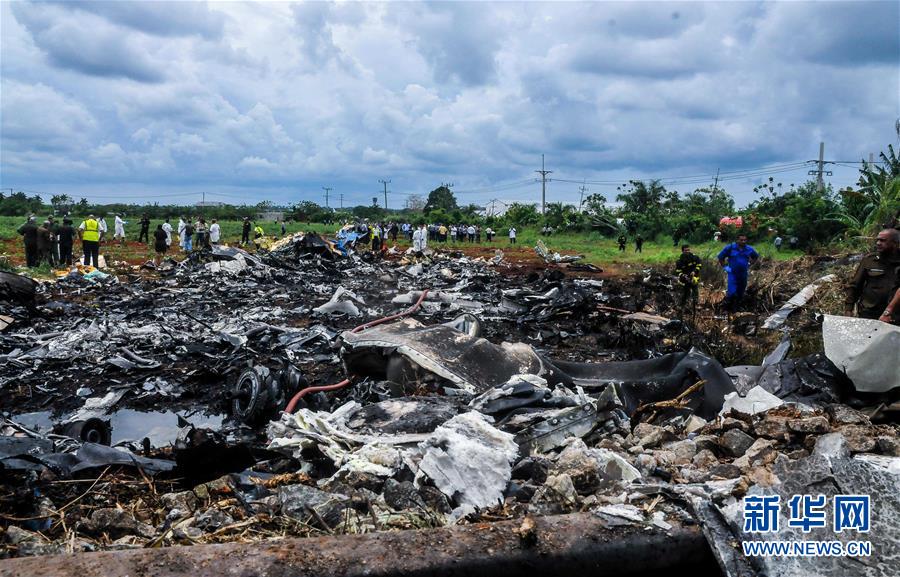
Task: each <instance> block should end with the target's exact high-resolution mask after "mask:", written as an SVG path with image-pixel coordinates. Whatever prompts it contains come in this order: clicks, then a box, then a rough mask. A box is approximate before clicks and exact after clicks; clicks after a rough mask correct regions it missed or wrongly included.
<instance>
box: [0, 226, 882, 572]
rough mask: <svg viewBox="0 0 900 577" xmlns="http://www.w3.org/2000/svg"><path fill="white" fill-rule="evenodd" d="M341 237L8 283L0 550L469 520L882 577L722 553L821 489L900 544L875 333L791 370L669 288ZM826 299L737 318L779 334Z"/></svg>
mask: <svg viewBox="0 0 900 577" xmlns="http://www.w3.org/2000/svg"><path fill="white" fill-rule="evenodd" d="M353 240H354V239H353V238H351V237H349V236H347V235H344V236H343V237H340V238H338V239H328V238H324V237H321V236H318V235H312V234H310V235H303V234H298V235H294V236H291V237H287V238H285V239H283V240H281V241H279V242H276V243H273V244H271V245H269V247H268V250H260V251H259V252H257V253H256V254H250V253H247V252H246V251H243V250H241V249H238V248H227V247H216V248H213V249H212V250H209V251H202V252H198V253H196V254H195V255H193V256H192V257H191V258H190V259H187V260H185V261H183V262H180V263H176V262H174V261H166V262H164V263H163V265H162V266H160V267H158V268H157V269H156V270H154V271H153V272H152V273H147V272H146V270H142V269H140V268H139V267H135V269H129V270H125V271H122V272H121V273H120V274H119V275H109V276H108V277H107V278H105V279H85V275H81V276H80V277H78V278H74V277H73V278H63V279H61V280H59V281H58V282H48V283H40V284H33V285H32V284H28V283H25V282H24V281H21V280H19V279H18V278H7V276H9V275H7V276H4V277H3V278H0V281H2V284H0V290H3V291H5V292H4V293H3V294H4V296H5V297H6V298H5V299H4V301H3V303H2V304H0V318H2V319H3V322H4V323H5V324H4V325H0V390H2V392H3V397H4V399H5V401H4V407H3V411H4V413H3V420H2V422H0V429H2V436H0V479H2V482H0V484H2V486H3V488H4V491H3V496H0V525H2V527H3V533H2V538H3V545H2V555H3V556H6V557H28V556H33V555H47V554H52V553H64V552H82V551H98V550H120V549H134V548H145V547H158V546H169V545H195V544H205V543H224V542H230V541H243V542H257V541H264V540H269V539H275V538H283V537H285V536H300V537H307V536H326V535H328V536H333V535H344V534H366V533H372V532H379V531H387V530H391V529H421V528H436V527H445V526H451V525H458V526H459V527H460V528H464V527H466V526H467V525H469V524H472V523H477V522H492V523H496V526H497V527H498V528H499V527H505V526H506V525H503V523H514V524H515V527H516V531H519V533H517V534H521V536H520V539H521V542H520V543H519V542H517V543H518V544H517V545H516V546H517V547H520V546H521V547H537V548H540V547H542V546H543V545H542V544H541V542H540V539H546V538H547V537H546V534H541V533H540V531H538V530H536V529H534V528H533V527H534V524H535V523H537V524H538V525H540V526H543V525H544V524H546V523H551V522H556V521H553V519H556V518H555V517H547V516H552V515H572V518H573V519H574V518H575V516H576V515H583V514H586V513H587V514H589V515H590V517H589V518H590V525H591V526H592V527H595V528H596V527H600V528H602V530H603V531H609V532H610V535H615V534H616V532H619V534H621V535H623V536H625V538H626V539H632V538H633V539H637V537H635V535H645V536H649V537H647V538H650V539H654V538H656V537H660V538H661V539H662V541H665V540H666V539H667V538H668V539H669V540H671V541H672V542H674V541H677V540H678V539H682V538H687V537H686V536H687V535H693V536H694V537H696V538H697V539H700V540H701V541H702V540H703V539H705V540H706V541H707V542H708V549H707V548H705V547H707V546H706V545H703V547H704V551H707V552H711V555H712V557H713V558H714V559H715V561H716V563H717V565H718V567H719V568H720V570H721V571H722V573H724V574H727V575H749V574H757V573H759V574H764V573H768V574H796V575H800V574H809V572H819V573H821V574H841V575H852V574H878V573H877V571H878V570H875V569H874V566H872V565H868V566H867V565H853V564H847V563H848V562H847V561H844V562H843V563H844V564H841V563H838V562H834V563H833V564H832V562H830V561H821V562H818V563H815V562H814V561H812V560H807V561H808V564H804V563H793V562H792V563H787V562H785V563H784V564H783V565H779V564H777V563H776V562H774V561H768V560H767V561H763V562H760V561H759V560H758V559H749V558H747V557H744V556H743V555H742V554H741V553H740V551H739V550H735V549H734V547H733V546H732V545H731V543H734V542H735V541H736V540H739V539H741V538H742V531H741V526H740V522H739V519H738V515H739V513H740V508H739V507H740V503H741V499H743V498H744V497H745V496H747V495H771V494H780V495H783V496H787V495H789V494H794V493H798V492H799V493H809V492H812V489H813V488H816V489H819V488H821V487H824V486H828V487H829V491H830V492H829V493H828V494H836V493H842V492H843V493H847V492H852V491H862V490H863V489H862V487H865V486H869V487H878V490H877V491H875V490H874V489H872V490H867V492H869V493H872V498H873V508H877V510H878V511H879V513H878V515H879V519H881V518H882V515H884V517H883V519H884V523H885V524H884V525H882V528H883V529H884V531H885V532H884V533H881V534H880V535H879V536H878V537H877V538H875V537H873V539H872V541H873V543H874V544H875V545H874V546H875V547H876V548H877V550H878V554H879V555H886V556H887V557H886V558H890V556H891V555H894V554H896V551H895V550H894V549H892V548H896V543H897V531H896V529H897V528H896V526H892V525H890V524H891V523H892V521H890V519H893V518H894V517H896V515H894V514H893V513H890V512H891V511H893V512H896V511H897V509H898V501H897V491H896V486H897V483H898V478H900V477H898V470H897V463H898V462H900V440H898V435H897V427H896V424H893V420H894V419H895V418H896V400H897V398H896V397H897V392H898V386H897V382H896V375H897V371H896V366H897V364H896V356H894V361H893V362H892V363H885V362H883V359H884V358H885V356H886V355H887V356H889V355H890V354H891V351H894V352H896V347H897V341H896V338H897V335H896V331H892V330H891V329H890V327H889V326H888V325H885V324H884V323H880V327H881V328H879V329H878V330H877V331H876V330H875V328H872V327H869V326H868V325H866V326H863V325H862V324H861V323H877V321H861V320H858V319H846V318H843V317H830V316H826V317H825V319H824V324H822V325H818V328H817V329H815V328H814V329H813V330H819V331H821V333H822V334H823V339H824V346H823V348H822V350H821V352H817V353H812V354H803V355H800V356H796V357H788V356H787V355H788V351H789V349H790V348H791V339H790V335H786V336H785V338H783V339H781V338H780V337H778V336H777V335H776V336H774V337H773V338H772V339H771V340H770V344H771V351H769V354H768V355H767V356H766V357H765V358H750V357H744V358H743V359H742V360H744V364H736V363H733V362H728V361H732V360H734V359H728V360H727V361H721V362H720V360H717V355H716V353H717V351H719V350H720V349H719V348H718V347H719V346H720V345H721V343H720V341H721V340H722V339H721V338H720V336H717V335H716V334H714V333H712V332H709V333H707V334H704V331H702V330H700V329H699V327H698V326H697V325H692V324H691V323H689V322H687V321H680V320H670V318H669V317H667V316H666V315H667V314H669V313H671V312H672V311H671V308H667V306H666V302H667V297H666V294H667V292H666V288H665V287H667V286H669V281H668V280H667V279H666V277H665V276H664V275H661V274H660V273H659V272H658V271H646V272H645V271H640V272H639V273H637V274H635V275H634V276H633V278H626V279H625V280H622V279H620V278H613V277H610V276H604V277H602V278H601V277H599V274H598V272H597V271H594V270H590V269H579V268H578V267H572V266H571V264H570V265H569V268H568V269H562V268H557V267H556V266H549V267H547V266H541V267H535V268H527V267H522V266H521V265H517V264H514V263H510V262H508V261H506V260H505V259H504V258H503V255H497V256H496V257H495V258H491V259H489V258H484V257H477V258H476V257H471V256H468V257H467V256H465V255H463V254H454V253H451V252H447V253H442V252H435V251H431V250H430V249H427V250H425V251H420V252H418V253H415V252H413V251H409V252H408V253H401V252H399V251H395V253H396V254H387V256H385V257H380V256H371V254H372V253H363V254H359V253H357V252H355V251H354V250H353ZM539 253H540V254H541V257H542V258H543V259H548V260H549V262H552V263H571V261H573V260H575V259H567V258H562V257H561V258H559V259H557V258H556V257H557V256H559V255H555V256H554V254H553V253H550V252H549V251H547V250H546V247H543V246H541V247H539ZM498 257H499V258H498ZM13 276H15V275H13ZM810 286H815V285H810ZM807 288H808V287H807ZM796 289H797V287H785V290H784V292H786V293H790V294H793V292H796ZM814 291H815V289H814V288H813V289H810V290H809V291H808V290H806V289H804V291H801V293H799V296H798V298H795V299H791V302H789V303H788V304H789V305H790V306H789V307H787V308H784V309H782V311H784V312H781V313H778V314H777V315H776V321H772V320H770V321H768V323H767V324H763V322H762V319H763V318H764V317H765V315H762V314H760V316H758V317H755V318H754V319H753V320H752V321H748V322H752V323H753V324H754V326H758V327H759V328H760V329H763V330H766V327H767V326H772V325H773V323H774V324H775V325H777V326H778V327H781V328H783V327H784V325H785V324H786V323H789V322H790V321H789V320H788V319H789V315H790V312H791V311H794V310H796V309H798V308H800V307H803V306H804V305H806V303H807V302H808V301H809V299H810V298H811V296H812V292H814ZM6 295H9V296H8V297H7V296H6ZM13 295H15V298H12V297H13ZM799 297H802V298H799ZM801 301H802V302H801ZM645 305H646V306H645ZM779 305H780V303H779ZM760 313H762V311H760ZM670 316H674V315H670ZM798 316H802V315H800V314H795V315H794V316H793V317H791V318H792V319H793V320H795V321H796V320H797V319H796V317H798ZM735 322H736V323H737V322H738V321H737V320H736V321H735ZM800 322H801V323H806V322H808V319H802V320H801V321H800ZM736 326H737V325H732V326H731V328H730V330H732V331H735V332H738V329H736V328H735V327H736ZM857 337H858V338H857ZM741 338H743V335H742V336H741ZM892 347H893V348H892ZM879 359H881V360H879ZM747 363H755V364H747ZM892 369H893V370H892ZM891 379H893V380H891ZM891 515H893V517H892V516H891ZM544 518H546V519H547V520H546V521H544V520H540V519H544ZM579 518H580V517H579ZM535 519H539V521H535ZM529 523H531V525H528V524H529ZM698 526H699V528H700V529H699V530H698ZM529 527H532V528H531V529H529ZM454 530H455V529H454ZM498 530H499V529H498ZM542 535H543V536H542ZM535 540H536V541H535ZM635 542H637V541H635ZM686 550H687V549H686ZM879 570H880V569H879ZM873 571H874V572H873ZM804 572H806V573H804Z"/></svg>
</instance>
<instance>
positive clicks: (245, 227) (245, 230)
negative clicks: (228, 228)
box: [241, 216, 250, 244]
mask: <svg viewBox="0 0 900 577" xmlns="http://www.w3.org/2000/svg"><path fill="white" fill-rule="evenodd" d="M249 242H250V217H249V216H245V217H244V223H243V224H242V225H241V244H248V243H249Z"/></svg>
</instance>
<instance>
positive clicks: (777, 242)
mask: <svg viewBox="0 0 900 577" xmlns="http://www.w3.org/2000/svg"><path fill="white" fill-rule="evenodd" d="M783 242H784V240H783V239H782V238H781V237H780V236H776V237H775V250H777V251H780V250H781V243H783Z"/></svg>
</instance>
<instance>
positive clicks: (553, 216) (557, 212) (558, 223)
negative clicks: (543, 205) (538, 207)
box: [544, 202, 578, 228]
mask: <svg viewBox="0 0 900 577" xmlns="http://www.w3.org/2000/svg"><path fill="white" fill-rule="evenodd" d="M577 212H578V211H577V209H576V208H575V206H574V205H571V204H563V203H561V202H551V203H549V204H547V210H546V212H545V213H544V224H546V225H548V226H552V227H553V228H561V227H563V226H566V225H568V224H570V223H571V222H572V220H571V219H570V218H569V217H570V215H573V214H576V213H577Z"/></svg>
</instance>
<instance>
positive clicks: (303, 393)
mask: <svg viewBox="0 0 900 577" xmlns="http://www.w3.org/2000/svg"><path fill="white" fill-rule="evenodd" d="M426 296H428V289H425V290H423V291H422V296H420V297H419V300H417V301H416V304H414V305H413V306H411V307H409V308H408V309H406V310H405V311H402V312H399V313H397V314H394V315H391V316H387V317H384V318H380V319H376V320H374V321H371V322H368V323H365V324H362V325H359V326H358V327H356V328H355V329H353V330H351V331H350V332H351V333H358V332H360V331H362V330H365V329H368V328H370V327H374V326H376V325H380V324H381V323H386V322H388V321H392V320H394V319H398V318H400V317H404V316H406V315H411V314H412V313H414V312H416V311H417V310H419V307H421V306H422V302H423V301H424V300H425V297H426ZM349 384H350V379H344V380H343V381H341V382H339V383H335V384H333V385H323V386H321V387H306V388H305V389H302V390H300V391H298V392H297V394H296V395H294V397H293V398H292V399H291V402H289V403H288V405H287V407H285V409H284V412H285V413H288V414H292V413H293V412H294V409H296V408H297V403H299V402H300V399H302V398H303V397H305V396H306V395H307V394H308V393H318V392H321V391H336V390H338V389H343V388H344V387H346V386H347V385H349Z"/></svg>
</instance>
